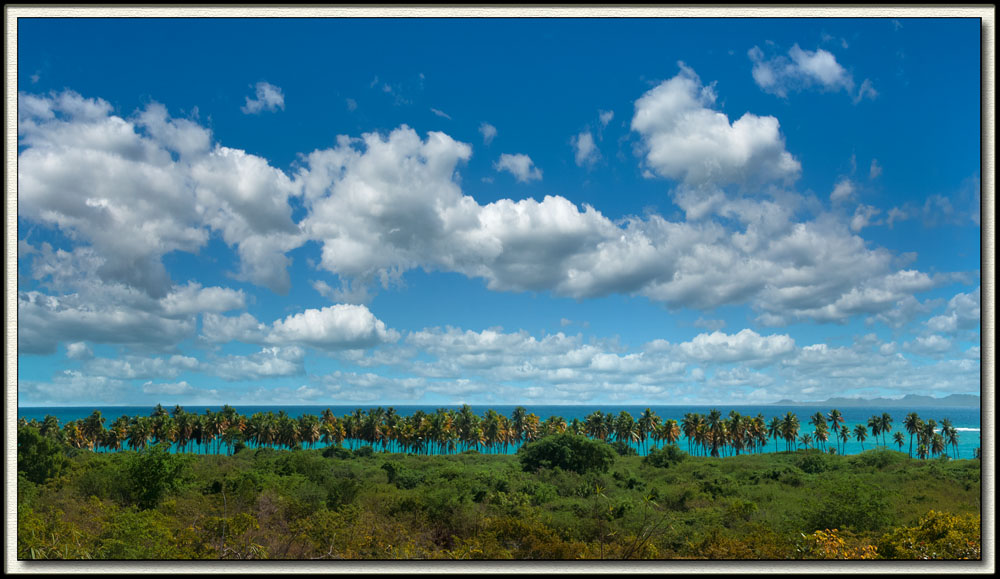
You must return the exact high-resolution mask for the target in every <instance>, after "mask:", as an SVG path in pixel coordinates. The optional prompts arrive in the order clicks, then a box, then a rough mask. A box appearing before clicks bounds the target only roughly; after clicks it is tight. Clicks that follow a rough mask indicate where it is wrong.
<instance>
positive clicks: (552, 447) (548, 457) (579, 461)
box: [517, 432, 615, 473]
mask: <svg viewBox="0 0 1000 579" xmlns="http://www.w3.org/2000/svg"><path fill="white" fill-rule="evenodd" d="M517 454H518V458H519V459H520V461H521V467H522V468H523V469H524V470H525V471H529V472H530V471H535V470H538V469H541V468H554V467H559V468H562V469H564V470H571V471H574V472H578V473H586V472H591V471H597V472H607V471H608V469H609V468H611V465H612V464H613V463H614V460H615V455H614V451H612V450H611V447H610V446H609V445H608V444H607V443H605V442H598V441H595V440H591V439H589V438H587V437H586V436H580V435H577V434H570V433H568V432H564V433H561V434H553V435H550V436H546V437H544V438H541V439H539V440H535V441H533V442H529V443H528V444H525V445H524V446H522V447H521V448H519V449H518V451H517Z"/></svg>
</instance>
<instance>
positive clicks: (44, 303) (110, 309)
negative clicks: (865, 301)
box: [17, 291, 195, 354]
mask: <svg viewBox="0 0 1000 579" xmlns="http://www.w3.org/2000/svg"><path fill="white" fill-rule="evenodd" d="M17 314H18V319H17V339H18V352H19V353H21V354H52V353H54V352H55V351H56V347H57V345H58V344H59V343H60V342H79V341H87V342H93V343H98V344H123V345H127V346H130V347H133V348H139V349H152V350H165V349H170V348H173V347H174V346H175V345H176V344H177V342H180V341H181V340H183V339H184V338H187V337H189V336H191V335H193V333H194V329H195V325H194V321H193V320H191V319H180V320H178V319H170V318H166V317H161V316H158V315H156V314H153V313H149V312H145V311H142V310H138V309H132V308H123V307H116V306H113V305H103V304H92V303H90V302H89V301H86V300H80V298H79V296H77V295H68V296H61V297H55V296H49V295H46V294H43V293H40V292H35V291H31V292H18V296H17Z"/></svg>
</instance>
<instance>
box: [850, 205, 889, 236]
mask: <svg viewBox="0 0 1000 579" xmlns="http://www.w3.org/2000/svg"><path fill="white" fill-rule="evenodd" d="M879 213H881V210H879V209H877V208H875V207H872V206H871V205H858V207H857V209H855V210H854V217H852V218H851V231H853V232H855V233H857V232H859V231H861V230H862V229H864V228H865V227H868V226H869V225H878V224H880V223H882V222H881V221H873V220H872V218H873V217H875V216H876V215H878V214H879Z"/></svg>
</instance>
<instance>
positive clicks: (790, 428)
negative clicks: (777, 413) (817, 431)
mask: <svg viewBox="0 0 1000 579" xmlns="http://www.w3.org/2000/svg"><path fill="white" fill-rule="evenodd" d="M798 435H799V417H798V416H796V415H795V414H792V413H791V412H786V413H785V418H784V419H783V420H782V421H781V436H782V437H783V438H784V439H785V444H786V448H787V449H788V450H789V451H791V450H792V444H793V443H794V442H795V439H796V437H798Z"/></svg>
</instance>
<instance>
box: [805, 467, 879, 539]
mask: <svg viewBox="0 0 1000 579" xmlns="http://www.w3.org/2000/svg"><path fill="white" fill-rule="evenodd" d="M816 495H818V496H820V497H822V499H820V500H819V501H818V502H816V503H814V504H813V505H812V507H811V508H810V509H809V510H807V513H806V524H807V526H808V527H809V528H811V529H814V530H821V529H845V528H847V529H850V530H852V531H854V532H859V531H882V530H884V529H887V528H888V527H890V526H891V525H892V524H893V523H894V522H895V519H896V517H895V516H894V513H893V509H892V508H891V506H890V502H889V499H890V496H889V493H888V492H887V491H886V490H884V489H883V488H881V487H879V486H876V485H870V484H867V483H865V482H863V481H862V480H861V479H860V478H859V477H857V476H850V477H840V478H837V479H836V480H834V481H832V482H829V483H827V484H824V485H822V486H821V488H819V489H817V490H816Z"/></svg>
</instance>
